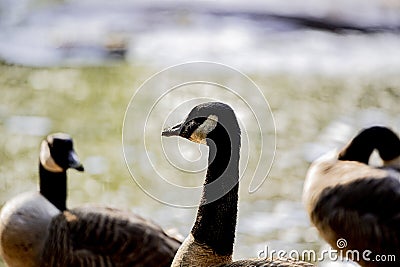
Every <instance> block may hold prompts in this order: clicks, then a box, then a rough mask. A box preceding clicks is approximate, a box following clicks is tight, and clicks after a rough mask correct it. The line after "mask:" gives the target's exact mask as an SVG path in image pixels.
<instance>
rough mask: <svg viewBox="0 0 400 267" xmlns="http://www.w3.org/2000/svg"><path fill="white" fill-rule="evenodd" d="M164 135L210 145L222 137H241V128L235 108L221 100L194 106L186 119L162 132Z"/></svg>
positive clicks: (232, 138)
mask: <svg viewBox="0 0 400 267" xmlns="http://www.w3.org/2000/svg"><path fill="white" fill-rule="evenodd" d="M162 136H166V137H168V136H180V137H183V138H186V139H188V140H190V141H193V142H195V143H200V144H205V145H210V144H211V141H213V142H214V143H218V140H219V139H221V138H226V137H227V138H229V139H230V140H231V141H233V140H238V139H240V128H239V124H238V122H237V119H236V116H235V113H234V111H233V109H232V108H231V107H230V106H228V105H227V104H224V103H221V102H208V103H203V104H200V105H197V106H196V107H194V108H193V109H192V110H191V111H190V113H189V115H188V116H187V117H186V119H185V120H184V121H183V122H181V123H179V124H177V125H175V126H173V127H170V128H167V129H165V130H164V131H163V132H162Z"/></svg>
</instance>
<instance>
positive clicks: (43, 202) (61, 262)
mask: <svg viewBox="0 0 400 267" xmlns="http://www.w3.org/2000/svg"><path fill="white" fill-rule="evenodd" d="M39 158H40V160H39V178H40V186H39V192H33V193H23V194H21V195H19V196H17V197H15V198H13V199H11V200H10V201H8V202H7V203H6V204H5V205H4V207H3V209H2V211H1V214H0V220H1V223H0V253H1V255H2V257H3V259H4V261H5V262H6V263H7V265H8V266H10V267H20V266H21V267H22V266H24V267H31V266H32V267H37V266H51V267H53V266H59V267H66V266H86V267H89V266H93V267H94V266H121V267H123V266H130V267H131V266H170V264H171V262H172V259H173V256H174V254H175V252H176V251H177V249H178V248H179V245H180V242H179V241H178V240H177V239H175V238H173V237H170V236H169V235H167V234H166V233H165V232H164V231H163V230H162V229H161V228H160V227H159V226H157V225H156V224H154V223H152V222H151V221H148V220H145V219H143V218H141V217H139V216H137V215H135V214H133V213H131V212H127V211H121V210H117V209H113V208H108V207H101V206H92V205H87V206H83V207H79V208H75V209H71V210H68V209H67V207H66V204H65V203H66V197H67V175H66V171H67V169H69V168H74V169H76V170H78V171H83V166H82V164H81V163H80V162H79V159H78V157H77V155H76V154H75V151H74V149H73V141H72V139H71V137H70V136H69V135H67V134H63V133H57V134H52V135H49V136H48V137H47V138H46V139H45V140H44V141H43V142H42V144H41V150H40V157H39Z"/></svg>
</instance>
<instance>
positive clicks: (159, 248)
mask: <svg viewBox="0 0 400 267" xmlns="http://www.w3.org/2000/svg"><path fill="white" fill-rule="evenodd" d="M180 244H181V242H180V241H179V240H178V239H176V238H174V237H172V236H170V235H168V234H166V233H165V232H164V231H163V230H162V229H161V227H159V226H158V225H156V224H155V223H153V222H152V221H150V220H146V219H144V218H142V217H140V216H138V215H136V214H134V213H131V212H129V211H122V210H119V209H113V208H109V207H102V206H96V205H86V206H83V207H79V208H75V209H71V210H68V211H64V212H63V213H62V214H60V215H58V216H56V217H55V218H54V219H53V221H52V223H51V227H50V230H49V238H48V239H47V241H46V245H45V246H46V247H49V248H51V249H49V250H44V253H43V256H42V263H43V264H42V267H50V266H120V267H125V266H126V267H128V266H138V267H140V266H143V267H144V266H165V267H167V266H170V264H171V261H172V259H173V257H174V255H175V252H176V251H177V249H178V248H179V246H180Z"/></svg>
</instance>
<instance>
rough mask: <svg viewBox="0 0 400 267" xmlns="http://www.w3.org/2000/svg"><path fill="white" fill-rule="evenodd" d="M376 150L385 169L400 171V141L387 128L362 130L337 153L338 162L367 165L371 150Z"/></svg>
mask: <svg viewBox="0 0 400 267" xmlns="http://www.w3.org/2000/svg"><path fill="white" fill-rule="evenodd" d="M375 149H376V150H377V151H378V153H379V156H380V157H381V159H382V160H383V165H384V166H385V167H390V168H395V169H399V170H400V139H399V137H398V136H397V134H396V133H395V132H393V131H392V130H391V129H389V128H387V127H382V126H373V127H369V128H366V129H363V130H362V131H361V132H360V133H358V135H357V136H356V137H354V139H353V140H351V141H350V143H349V144H348V145H347V146H346V147H345V148H344V149H343V150H342V151H341V152H340V153H339V157H338V158H339V160H348V161H358V162H362V163H365V164H368V162H369V158H370V156H371V154H372V152H373V150H375Z"/></svg>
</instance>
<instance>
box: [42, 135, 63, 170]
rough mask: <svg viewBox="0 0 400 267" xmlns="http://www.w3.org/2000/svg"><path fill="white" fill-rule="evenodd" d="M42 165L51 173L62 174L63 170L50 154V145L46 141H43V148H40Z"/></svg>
mask: <svg viewBox="0 0 400 267" xmlns="http://www.w3.org/2000/svg"><path fill="white" fill-rule="evenodd" d="M39 159H40V163H41V164H42V165H43V167H44V168H45V169H46V170H48V171H51V172H62V171H63V169H62V168H61V167H60V166H58V164H57V163H55V161H54V159H53V158H52V156H51V154H50V148H49V145H48V143H47V142H46V141H43V142H42V144H41V146H40V156H39Z"/></svg>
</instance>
